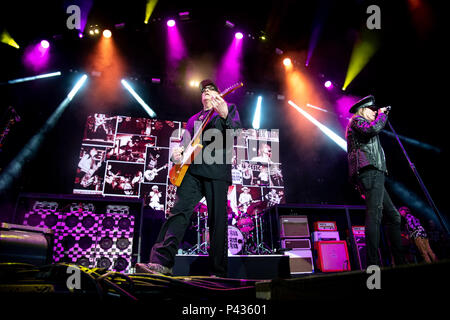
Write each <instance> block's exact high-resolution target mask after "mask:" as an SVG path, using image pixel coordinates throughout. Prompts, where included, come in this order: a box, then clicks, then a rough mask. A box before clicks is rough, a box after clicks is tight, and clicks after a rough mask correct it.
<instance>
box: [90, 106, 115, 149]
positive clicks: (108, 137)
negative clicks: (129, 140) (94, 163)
mask: <svg viewBox="0 0 450 320" xmlns="http://www.w3.org/2000/svg"><path fill="white" fill-rule="evenodd" d="M116 126H117V117H116V116H110V115H106V114H103V113H94V114H92V115H89V116H88V118H87V121H86V126H85V130H84V138H83V143H86V144H95V145H102V146H112V145H114V137H115V134H116Z"/></svg>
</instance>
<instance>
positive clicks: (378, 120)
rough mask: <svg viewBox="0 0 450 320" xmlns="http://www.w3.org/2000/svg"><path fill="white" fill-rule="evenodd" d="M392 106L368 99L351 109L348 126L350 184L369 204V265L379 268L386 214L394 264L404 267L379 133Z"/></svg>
mask: <svg viewBox="0 0 450 320" xmlns="http://www.w3.org/2000/svg"><path fill="white" fill-rule="evenodd" d="M389 110H390V107H384V108H381V107H378V106H376V105H375V98H374V97H373V96H371V95H370V96H367V97H365V98H363V99H361V100H360V101H358V102H357V103H355V104H354V105H353V106H352V107H351V108H350V113H353V116H352V118H351V119H350V121H349V123H348V125H347V132H346V138H347V152H348V164H349V176H350V182H351V183H352V184H353V185H354V186H355V187H356V189H357V190H358V191H359V192H360V194H361V196H362V197H363V199H364V200H365V202H366V206H367V210H366V216H365V238H366V265H367V266H370V265H380V257H379V254H378V248H379V244H380V227H381V218H382V217H383V212H384V214H385V220H386V227H387V232H388V237H389V242H390V247H391V251H392V255H393V257H394V262H395V265H399V264H403V263H404V257H403V253H402V249H401V236H400V221H401V216H400V213H399V212H398V211H397V209H396V208H395V206H394V204H393V203H392V200H391V198H390V197H389V194H388V193H387V191H386V189H385V187H384V181H385V176H386V174H387V172H388V171H387V168H386V159H385V155H384V151H383V148H382V147H381V143H380V139H379V137H378V134H379V133H380V132H381V130H383V128H384V126H385V125H386V122H387V119H388V113H389Z"/></svg>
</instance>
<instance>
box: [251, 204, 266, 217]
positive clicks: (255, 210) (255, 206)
mask: <svg viewBox="0 0 450 320" xmlns="http://www.w3.org/2000/svg"><path fill="white" fill-rule="evenodd" d="M265 207H266V204H265V203H264V202H263V201H258V202H255V203H252V204H251V205H250V206H249V207H248V208H247V213H248V214H250V215H257V214H258V213H260V212H261V211H263V210H264V209H265Z"/></svg>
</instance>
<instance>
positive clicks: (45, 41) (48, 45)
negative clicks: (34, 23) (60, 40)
mask: <svg viewBox="0 0 450 320" xmlns="http://www.w3.org/2000/svg"><path fill="white" fill-rule="evenodd" d="M41 47H42V48H44V49H48V47H50V43H48V41H47V40H42V41H41Z"/></svg>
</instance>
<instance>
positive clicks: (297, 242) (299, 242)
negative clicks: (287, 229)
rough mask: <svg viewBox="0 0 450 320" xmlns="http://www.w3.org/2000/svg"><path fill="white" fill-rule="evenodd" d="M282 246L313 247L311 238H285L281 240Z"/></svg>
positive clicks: (288, 247)
mask: <svg viewBox="0 0 450 320" xmlns="http://www.w3.org/2000/svg"><path fill="white" fill-rule="evenodd" d="M281 247H282V248H285V249H311V241H310V240H309V239H284V240H281Z"/></svg>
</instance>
